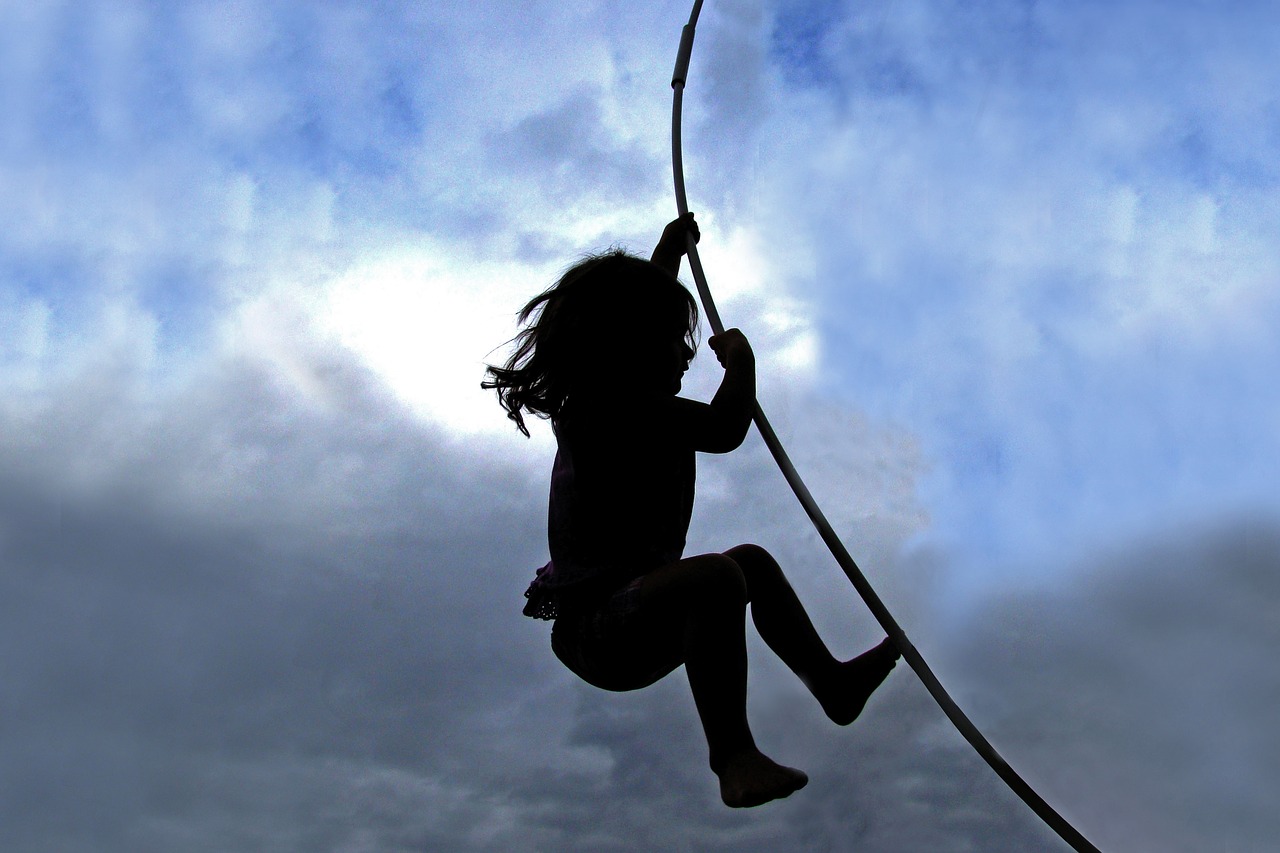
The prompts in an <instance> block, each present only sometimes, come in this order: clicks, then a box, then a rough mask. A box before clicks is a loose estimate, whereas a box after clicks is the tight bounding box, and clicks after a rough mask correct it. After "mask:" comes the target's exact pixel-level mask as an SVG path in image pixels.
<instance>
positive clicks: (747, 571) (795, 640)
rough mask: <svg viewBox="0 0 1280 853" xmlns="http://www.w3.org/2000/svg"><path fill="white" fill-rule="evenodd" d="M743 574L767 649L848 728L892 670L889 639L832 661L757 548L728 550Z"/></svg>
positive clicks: (782, 580) (769, 558) (787, 588)
mask: <svg viewBox="0 0 1280 853" xmlns="http://www.w3.org/2000/svg"><path fill="white" fill-rule="evenodd" d="M725 556H727V557H730V558H732V559H733V561H734V562H735V563H737V564H738V566H739V567H740V568H741V569H742V575H743V578H744V579H745V581H746V585H747V598H748V600H749V601H750V602H751V618H752V621H754V622H755V625H756V630H758V631H759V632H760V636H761V638H762V639H763V640H764V641H765V643H767V644H768V645H769V648H771V649H773V651H774V652H775V653H776V654H777V655H778V657H779V658H781V659H782V662H783V663H785V664H786V665H787V666H788V667H790V668H791V670H792V671H793V672H794V673H795V674H796V675H798V676H800V678H801V680H802V681H804V683H805V685H806V686H808V688H809V690H810V691H811V692H812V693H813V695H814V697H816V698H817V700H818V701H819V703H821V705H822V709H823V710H824V711H825V712H826V714H827V716H828V717H830V718H831V719H832V720H834V721H835V722H836V723H839V724H840V725H842V726H843V725H848V724H849V723H851V722H853V721H854V720H855V719H856V718H857V717H858V715H859V714H860V713H861V712H862V708H863V706H864V705H865V704H866V702H867V699H868V698H869V697H870V696H871V693H872V692H873V691H874V690H875V689H876V688H877V687H879V686H880V684H881V682H883V681H884V680H885V678H886V677H887V676H888V675H889V671H890V670H891V669H893V666H894V662H895V661H896V660H897V659H898V651H897V649H895V648H894V647H893V644H892V643H890V642H889V641H888V640H885V641H884V642H882V643H881V644H880V645H878V646H876V647H874V648H872V649H871V650H870V651H867V652H864V653H863V654H861V655H859V656H858V657H856V658H854V659H853V660H850V661H844V662H841V661H838V660H836V659H835V658H834V657H832V656H831V652H829V651H828V650H827V647H826V645H825V644H824V643H823V642H822V639H821V638H820V637H819V636H818V632H817V631H816V630H815V629H814V627H813V623H812V622H811V621H810V620H809V615H808V614H807V613H805V610H804V606H803V605H801V603H800V599H798V598H797V597H796V594H795V591H794V590H793V589H792V588H791V584H790V583H789V582H788V581H787V578H786V576H785V575H784V574H783V573H782V569H781V568H780V567H779V566H778V563H777V561H776V560H774V559H773V557H772V555H770V554H769V552H768V551H766V550H765V549H763V548H761V547H760V546H758V545H739V546H737V547H736V548H730V549H729V550H728V551H726V552H725Z"/></svg>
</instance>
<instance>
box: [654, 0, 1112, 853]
mask: <svg viewBox="0 0 1280 853" xmlns="http://www.w3.org/2000/svg"><path fill="white" fill-rule="evenodd" d="M701 11H702V0H694V4H693V12H692V13H691V14H690V15H689V23H688V24H686V25H685V27H684V30H683V31H682V32H681V35H680V50H679V52H678V53H677V55H676V67H675V71H674V72H673V73H672V75H671V88H672V89H673V90H674V94H673V99H672V108H671V169H672V173H673V175H674V178H675V192H676V208H677V210H678V211H679V213H680V215H681V216H683V215H684V214H686V213H688V212H689V203H688V199H687V198H686V197H685V187H684V157H683V154H682V152H681V146H680V116H681V113H682V111H683V105H684V84H685V76H686V75H687V74H688V71H689V57H690V56H691V55H692V54H693V36H694V27H695V26H696V25H697V22H698V15H699V13H700V12H701ZM688 254H689V268H690V269H691V270H692V272H693V280H694V282H695V284H696V285H697V288H698V295H699V297H700V298H701V300H702V305H703V310H704V313H705V314H706V316H707V322H709V323H710V324H711V328H712V330H713V331H714V332H715V333H716V334H720V333H721V332H723V331H724V324H723V323H721V321H720V314H719V312H718V311H716V306H715V301H714V300H713V299H712V298H711V290H710V288H708V286H707V279H706V275H705V274H704V273H703V271H702V262H701V260H699V258H698V247H697V244H696V242H695V240H694V237H693V235H692V234H690V235H689V238H688ZM753 417H754V419H755V424H756V428H757V429H759V430H760V435H761V437H762V438H764V443H765V445H766V446H768V448H769V452H770V453H772V454H773V458H774V461H775V462H777V465H778V467H779V468H780V469H781V470H782V476H783V477H785V478H786V480H787V483H788V484H789V485H790V486H791V490H792V491H793V492H795V495H796V497H797V498H798V499H799V500H800V505H801V506H803V507H804V511H805V513H807V514H808V516H809V519H810V520H811V521H812V522H813V525H814V527H816V528H817V530H818V535H820V536H821V537H822V541H823V542H825V543H826V544H827V548H829V549H830V550H831V554H832V556H834V557H835V558H836V562H837V563H839V564H840V568H842V569H843V570H844V573H845V574H846V575H847V576H848V577H849V581H850V582H851V583H852V584H853V586H854V588H855V589H856V590H857V591H858V594H859V595H860V596H862V600H863V601H865V602H866V604H867V608H868V609H870V611H871V613H872V615H873V616H875V618H876V621H878V622H879V623H880V625H881V627H883V628H884V630H885V633H887V634H888V635H889V637H890V639H892V640H893V643H894V645H895V646H897V647H898V651H899V652H901V653H902V657H903V659H904V660H906V662H907V663H908V664H909V665H910V666H911V669H912V670H914V671H915V673H916V675H917V676H918V677H919V678H920V680H921V681H922V682H923V683H924V686H925V688H926V689H927V690H928V691H929V694H930V695H931V696H933V698H934V701H935V702H937V703H938V705H939V706H940V707H941V708H942V710H943V713H945V714H946V715H947V717H948V719H950V720H951V723H952V724H953V725H954V726H955V727H956V728H957V729H958V730H959V731H960V734H962V735H963V736H964V738H965V740H967V741H968V742H969V744H970V745H971V746H972V747H973V748H974V749H975V750H976V751H977V752H978V754H979V755H981V756H982V757H983V759H985V760H986V762H987V764H989V765H991V768H992V769H993V770H995V772H996V774H997V775H998V776H999V777H1000V778H1001V779H1002V780H1004V783H1005V784H1006V785H1008V786H1009V788H1010V789H1012V790H1013V792H1014V793H1015V794H1017V795H1018V796H1019V797H1021V798H1022V800H1023V802H1025V803H1026V804H1027V805H1028V806H1030V807H1031V809H1032V811H1034V812H1035V813H1036V814H1037V815H1039V817H1040V819H1041V820H1043V821H1044V822H1045V823H1046V824H1048V825H1049V827H1050V828H1051V829H1053V831H1054V832H1056V833H1057V834H1058V835H1059V836H1060V837H1061V838H1062V840H1063V841H1065V842H1067V843H1068V844H1070V845H1071V847H1072V848H1073V849H1075V850H1077V851H1080V853H1099V851H1098V848H1097V847H1094V846H1093V845H1092V844H1090V843H1089V841H1088V840H1087V839H1086V838H1085V837H1084V836H1083V835H1081V834H1080V832H1079V831H1078V830H1076V828H1075V827H1074V826H1072V825H1071V824H1070V823H1069V822H1068V821H1067V820H1066V818H1064V817H1063V816H1062V815H1060V814H1058V812H1057V811H1055V810H1054V808H1053V807H1052V806H1050V805H1049V804H1048V803H1047V802H1045V800H1044V798H1043V797H1041V796H1040V795H1039V794H1037V793H1036V792H1035V791H1034V790H1033V789H1032V788H1031V786H1030V785H1028V784H1027V782H1026V781H1025V780H1024V779H1023V778H1022V777H1021V776H1019V775H1018V774H1017V773H1016V772H1015V771H1014V770H1013V768H1012V767H1010V766H1009V764H1008V762H1006V761H1005V760H1004V759H1003V758H1001V757H1000V754H999V753H998V752H996V749H995V747H993V746H992V745H991V743H990V741H988V740H987V739H986V738H985V737H984V736H983V734H982V732H980V731H978V728H977V726H975V725H974V724H973V723H972V721H970V720H969V718H968V717H967V716H965V713H964V711H962V710H960V706H959V705H957V704H956V703H955V701H954V700H952V698H951V696H950V695H949V694H948V693H947V691H946V689H945V688H943V686H942V683H941V682H939V681H938V678H937V676H935V675H934V674H933V670H931V669H930V668H929V665H928V664H927V663H925V660H924V658H923V657H921V656H920V652H918V651H917V650H916V647H915V646H913V645H912V644H911V641H910V640H909V639H907V635H906V633H905V632H904V631H903V630H902V628H901V627H900V626H899V625H898V622H897V620H895V619H894V618H893V615H892V614H891V613H890V612H889V609H888V608H887V607H885V605H884V602H882V601H881V600H880V596H878V595H877V594H876V591H875V590H874V589H872V587H871V584H870V583H869V582H868V581H867V579H866V577H865V576H864V575H863V574H862V570H861V569H859V568H858V564H857V563H855V562H854V560H853V557H851V556H849V552H848V550H847V549H846V548H845V547H844V543H842V542H841V541H840V538H839V537H838V536H836V533H835V530H834V529H832V527H831V523H830V522H828V521H827V518H826V516H825V515H823V513H822V510H821V508H819V506H818V504H817V501H815V500H814V499H813V495H811V494H810V493H809V488H808V487H807V486H806V485H805V484H804V480H802V479H801V478H800V474H799V473H798V472H797V471H796V469H795V466H794V465H792V464H791V459H790V457H788V456H787V452H786V450H785V449H783V447H782V442H780V441H779V440H778V436H777V434H776V433H774V431H773V427H772V426H771V425H770V424H769V420H768V419H767V418H766V417H765V415H764V411H763V410H762V409H761V408H760V404H759V402H757V403H756V404H755V412H754V415H753Z"/></svg>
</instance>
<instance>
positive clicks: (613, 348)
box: [480, 249, 698, 436]
mask: <svg viewBox="0 0 1280 853" xmlns="http://www.w3.org/2000/svg"><path fill="white" fill-rule="evenodd" d="M518 319H519V322H520V324H521V325H522V326H523V327H524V328H522V329H521V330H520V332H519V334H517V335H516V336H515V338H513V339H512V341H511V342H512V343H514V344H515V351H514V352H513V353H512V354H511V357H510V358H509V359H507V362H506V364H505V365H503V366H502V367H495V366H493V365H489V367H488V369H487V370H486V371H485V376H486V378H485V381H483V382H481V383H480V387H481V388H484V389H494V390H496V391H497V393H498V402H499V404H501V406H502V408H504V409H506V410H507V417H508V418H510V419H511V420H512V421H514V422H515V425H516V427H517V428H518V429H519V430H520V431H521V432H522V433H524V434H525V435H526V436H527V435H529V429H528V427H527V426H525V422H524V414H523V413H524V412H528V413H530V414H533V415H536V416H538V417H544V418H551V419H553V420H554V419H555V418H558V417H559V416H560V412H561V410H562V409H563V408H564V406H565V403H566V401H568V400H569V399H570V398H571V397H572V396H573V395H574V394H575V393H576V392H578V391H580V390H581V389H584V388H588V387H592V386H598V385H601V384H608V383H610V382H618V381H623V377H620V376H619V371H618V369H617V365H618V364H619V363H621V362H623V361H624V360H625V357H626V353H627V352H628V351H629V350H628V348H629V347H630V346H631V345H632V344H633V343H634V342H636V341H639V340H643V339H646V338H654V337H657V336H668V335H674V336H677V337H682V338H683V339H684V341H685V343H687V344H688V345H689V347H690V348H691V349H694V350H696V349H697V330H698V303H697V302H696V301H695V300H694V298H693V295H692V294H691V293H689V291H688V290H687V289H686V288H685V287H684V285H682V284H681V283H680V282H679V281H678V280H677V279H676V278H675V276H673V275H671V274H670V273H668V272H667V271H666V270H664V269H662V268H661V267H659V266H658V265H657V264H654V263H652V262H650V261H646V260H644V259H642V258H638V257H636V256H635V255H631V254H628V253H627V252H625V251H622V250H621V249H613V250H610V251H608V252H605V253H603V254H599V255H589V256H587V257H586V258H584V259H583V260H581V261H579V262H578V263H576V264H574V265H573V266H572V267H570V268H569V269H568V270H567V271H565V273H564V274H563V275H562V276H561V277H560V279H559V280H558V281H557V282H556V283H555V284H554V285H552V286H551V287H550V288H548V289H547V290H545V291H543V292H542V293H541V294H539V295H538V296H535V297H534V298H533V299H531V300H529V303H528V304H527V305H525V306H524V308H522V309H520V313H519V315H518ZM611 368H612V369H611Z"/></svg>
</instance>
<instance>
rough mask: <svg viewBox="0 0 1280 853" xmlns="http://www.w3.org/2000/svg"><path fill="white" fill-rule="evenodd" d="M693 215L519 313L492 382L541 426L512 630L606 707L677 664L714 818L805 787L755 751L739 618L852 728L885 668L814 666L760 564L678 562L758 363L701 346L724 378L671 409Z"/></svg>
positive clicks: (726, 343)
mask: <svg viewBox="0 0 1280 853" xmlns="http://www.w3.org/2000/svg"><path fill="white" fill-rule="evenodd" d="M690 233H691V234H693V236H694V237H695V239H696V238H697V237H698V230H697V225H696V224H695V222H694V220H693V216H692V214H686V215H685V216H683V217H681V218H679V219H677V220H675V221H674V222H672V223H670V224H669V225H668V226H667V227H666V230H664V231H663V234H662V238H661V239H660V240H659V242H658V246H657V248H656V249H654V252H653V256H652V258H651V259H650V260H649V261H645V260H642V259H640V258H637V257H634V256H631V255H628V254H626V253H624V252H621V251H613V252H609V253H606V254H603V255H597V256H592V257H588V258H587V259H586V260H583V261H582V262H580V263H578V264H577V265H575V266H574V267H572V268H571V269H569V271H568V272H566V273H565V274H564V275H563V276H562V277H561V278H560V280H559V281H558V282H557V283H556V284H555V285H554V286H553V287H551V288H550V289H549V290H547V291H546V292H544V293H542V294H541V295H539V296H537V297H535V298H534V299H533V300H531V301H530V302H529V303H528V304H527V305H525V306H524V308H523V310H521V312H520V314H519V319H520V323H521V324H522V325H524V328H523V329H522V330H521V332H520V333H519V335H517V337H516V338H515V343H516V349H515V352H514V353H513V355H512V356H511V358H510V359H509V360H508V361H507V363H506V365H505V366H504V367H492V366H491V367H489V369H488V372H487V379H486V381H485V382H484V383H483V387H485V388H493V389H496V390H497V393H498V399H499V402H500V403H501V404H502V406H503V408H505V409H506V410H507V416H508V417H509V418H510V419H511V420H513V421H515V424H516V426H517V427H518V428H519V429H520V431H521V432H523V433H524V434H525V435H528V434H529V432H528V429H527V427H526V426H525V423H524V418H523V414H522V412H529V413H532V414H534V415H538V416H541V417H547V418H550V419H551V425H552V428H553V429H554V431H555V435H556V441H557V444H558V452H557V453H556V459H555V463H554V466H553V468H552V471H551V497H550V509H549V519H548V540H549V545H550V552H551V562H549V563H547V565H546V566H544V567H542V568H541V569H539V570H538V572H537V577H536V578H535V579H534V581H533V583H532V584H531V585H530V587H529V590H528V591H527V592H526V593H525V595H526V596H527V597H528V604H527V605H526V607H525V610H524V612H525V615H527V616H533V617H537V618H541V619H554V620H555V624H554V626H553V628H552V632H551V647H552V649H553V650H554V651H555V654H556V656H557V657H558V658H559V659H560V660H561V661H562V662H563V663H564V664H565V666H567V667H568V668H569V669H570V670H572V671H573V672H574V673H576V674H577V675H578V676H579V677H581V678H582V679H583V680H584V681H586V682H588V683H590V684H593V685H595V686H597V687H600V688H603V689H605V690H618V691H621V690H635V689H638V688H641V687H646V686H648V685H650V684H652V683H653V682H655V681H657V680H658V679H660V678H662V677H663V676H665V675H666V674H667V673H669V672H671V671H672V670H674V669H676V668H677V667H679V666H680V665H681V664H684V666H685V671H686V672H687V674H688V677H689V686H690V688H691V689H692V691H693V698H694V702H695V704H696V705H697V709H698V715H699V717H700V718H701V720H702V726H703V729H704V731H705V732H706V737H707V745H708V748H709V751H710V764H711V769H712V770H713V771H714V772H715V773H716V775H717V776H718V777H719V779H720V796H721V799H723V800H724V802H725V804H726V805H729V806H735V807H743V806H756V805H760V804H762V803H766V802H768V801H770V800H774V799H778V798H780V797H786V796H788V795H790V794H792V793H793V792H795V791H797V790H799V789H800V788H803V787H804V785H805V784H806V783H807V782H808V777H806V776H805V774H804V773H802V772H801V771H799V770H796V769H794V768H791V767H784V766H782V765H779V764H777V763H775V762H773V761H772V760H771V759H769V758H767V757H766V756H765V755H764V754H763V753H761V752H760V750H759V749H757V748H756V745H755V741H754V740H753V739H752V737H751V730H750V728H749V727H748V725H747V717H746V698H747V694H746V691H747V654H746V625H745V613H746V606H747V604H748V603H749V604H750V605H751V616H752V619H753V621H754V622H755V625H756V628H757V630H758V631H759V632H760V636H761V637H762V638H763V639H764V640H765V642H766V643H767V644H768V645H769V647H770V648H771V649H772V650H773V651H774V652H776V653H777V655H778V656H779V657H780V658H781V659H782V660H783V662H784V663H786V664H787V666H789V667H790V668H791V669H792V670H793V671H794V672H795V673H796V674H797V675H798V676H799V677H800V678H801V680H802V681H803V682H804V684H805V685H806V686H807V687H808V688H809V690H810V691H811V692H812V693H813V695H814V697H815V698H816V699H817V700H818V702H820V703H821V705H822V708H823V710H824V711H825V712H826V714H827V716H828V717H830V718H831V719H832V720H834V721H835V722H836V723H838V724H840V725H848V724H849V723H851V722H853V720H854V719H855V718H856V717H857V716H858V714H859V713H860V712H861V710H862V707H863V705H864V704H865V702H866V701H867V698H868V697H869V696H870V695H871V693H872V691H874V690H875V689H876V687H878V686H879V685H880V683H881V682H882V681H884V679H885V678H886V677H887V676H888V674H889V671H890V670H891V669H892V668H893V666H894V662H895V661H896V660H897V658H898V653H897V650H896V649H895V648H894V647H893V646H892V644H891V643H890V642H889V641H888V640H885V641H884V642H882V643H880V645H878V646H876V647H875V648H873V649H871V650H870V651H868V652H865V653H864V654H862V655H860V656H859V657H856V658H854V659H853V660H850V661H845V662H840V661H837V660H836V659H835V658H833V657H832V656H831V654H830V652H828V651H827V648H826V646H825V645H823V642H822V640H821V639H819V637H818V634H817V632H816V631H815V630H814V627H813V624H812V623H811V622H810V621H809V617H808V615H807V614H806V613H805V611H804V608H803V607H802V606H801V604H800V601H799V600H798V599H797V598H796V595H795V593H794V592H793V591H792V589H791V585H790V584H789V583H788V582H787V579H786V577H784V576H783V573H782V570H781V569H780V568H779V567H778V564H777V563H776V562H775V561H774V559H773V557H771V556H770V555H769V553H768V552H767V551H765V550H764V549H763V548H761V547H759V546H757V545H739V546H737V547H735V548H730V549H729V550H728V551H725V552H724V553H723V554H702V555H699V556H696V557H688V558H684V557H683V552H684V545H685V534H686V532H687V530H688V527H689V518H690V514H691V512H692V510H693V485H694V453H695V452H696V451H703V452H707V453H727V452H729V451H730V450H733V449H735V448H736V447H738V445H740V444H741V443H742V441H743V439H744V438H745V437H746V434H747V430H748V428H749V427H750V425H751V414H752V409H753V406H754V402H755V355H754V354H753V353H752V350H751V346H750V344H748V343H747V339H746V337H744V336H743V334H742V332H740V331H738V330H737V329H730V330H729V331H727V332H725V333H724V334H721V335H715V336H713V337H712V338H710V340H708V344H709V345H710V346H711V349H712V351H713V352H715V354H716V358H717V359H719V361H720V364H721V365H722V366H723V367H724V378H723V379H722V380H721V383H720V388H719V390H717V391H716V394H715V396H714V397H713V399H712V400H711V402H710V403H709V404H708V403H699V402H695V401H693V400H688V399H685V398H683V397H678V396H676V395H677V393H678V392H679V391H680V381H681V377H682V375H683V374H684V372H685V371H686V370H687V369H688V367H689V361H690V360H691V359H692V358H693V356H694V350H695V346H696V340H695V334H696V330H697V324H698V308H697V304H696V303H695V302H694V300H693V297H692V296H691V295H690V293H689V292H688V290H686V289H685V288H684V286H683V285H681V284H680V282H679V281H677V280H676V275H677V273H678V272H679V269H680V259H681V257H682V256H683V255H684V253H685V247H686V245H687V242H686V241H687V235H688V234H690Z"/></svg>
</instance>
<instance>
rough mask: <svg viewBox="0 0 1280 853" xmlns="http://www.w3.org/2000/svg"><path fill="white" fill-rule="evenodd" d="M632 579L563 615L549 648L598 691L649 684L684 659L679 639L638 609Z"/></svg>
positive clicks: (638, 581)
mask: <svg viewBox="0 0 1280 853" xmlns="http://www.w3.org/2000/svg"><path fill="white" fill-rule="evenodd" d="M643 580H644V579H643V578H636V579H635V580H634V581H632V582H631V583H629V584H627V585H626V586H624V587H622V588H621V589H619V590H618V591H617V592H615V593H614V594H613V595H612V596H610V597H609V598H607V599H605V601H604V602H603V603H601V604H600V605H598V606H596V607H593V608H589V609H587V610H583V611H578V612H574V613H567V614H562V615H561V616H559V617H558V618H557V619H556V621H555V624H554V625H553V626H552V628H551V649H552V651H554V652H555V654H556V657H558V658H559V659H560V662H561V663H563V664H564V665H565V666H567V667H568V668H569V669H570V671H572V672H573V673H574V674H575V675H577V676H578V677H579V678H581V679H582V680H583V681H585V682H587V683H588V684H591V685H593V686H595V687H599V688H601V689H602V690H613V691H625V690H638V689H640V688H641V687H648V686H649V685H650V684H653V683H654V682H655V681H657V680H658V679H660V678H662V677H663V676H665V675H667V674H668V673H670V672H671V671H672V670H674V669H676V668H677V667H678V666H680V664H682V663H684V659H683V654H682V649H681V648H680V645H679V642H678V638H677V637H675V636H674V634H673V632H671V631H660V630H657V626H655V625H652V624H651V623H650V622H649V620H648V619H647V618H646V616H645V614H644V613H643V612H642V611H641V609H640V585H641V583H642V582H643Z"/></svg>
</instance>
